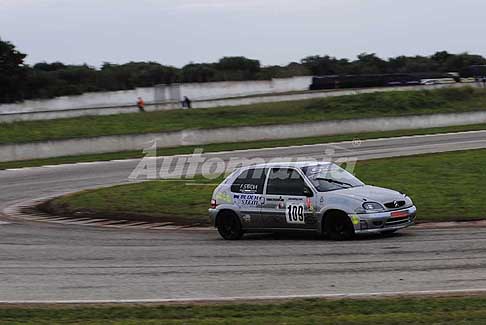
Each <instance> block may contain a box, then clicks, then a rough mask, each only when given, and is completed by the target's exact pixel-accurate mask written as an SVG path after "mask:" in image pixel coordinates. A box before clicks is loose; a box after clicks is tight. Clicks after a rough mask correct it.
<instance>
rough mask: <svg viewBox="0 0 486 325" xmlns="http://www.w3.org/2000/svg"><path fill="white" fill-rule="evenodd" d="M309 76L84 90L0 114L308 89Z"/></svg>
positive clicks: (11, 107)
mask: <svg viewBox="0 0 486 325" xmlns="http://www.w3.org/2000/svg"><path fill="white" fill-rule="evenodd" d="M311 82H312V77H311V76H304V77H294V78H286V79H272V80H262V81H226V82H207V83H187V84H172V85H157V86H155V87H148V88H137V89H133V90H123V91H110V92H94V93H85V94H82V95H79V96H64V97H57V98H53V99H42V100H26V101H24V102H21V103H15V104H3V105H0V114H4V115H5V114H25V113H35V112H53V111H67V110H74V109H90V108H110V107H120V106H129V105H135V104H134V103H135V102H136V101H137V97H142V98H143V99H144V100H145V101H146V102H147V103H149V104H150V103H161V102H179V101H181V100H182V98H183V97H184V96H187V97H189V98H190V99H191V100H213V99H218V98H228V97H242V96H251V95H260V94H269V93H285V92H291V91H303V90H307V89H309V85H310V84H311Z"/></svg>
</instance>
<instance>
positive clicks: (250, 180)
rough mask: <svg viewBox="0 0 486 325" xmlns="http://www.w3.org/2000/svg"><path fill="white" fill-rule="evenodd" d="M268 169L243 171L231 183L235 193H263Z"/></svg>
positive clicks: (232, 190)
mask: <svg viewBox="0 0 486 325" xmlns="http://www.w3.org/2000/svg"><path fill="white" fill-rule="evenodd" d="M266 176H267V170H266V169H264V168H255V169H247V170H245V171H243V172H242V173H241V174H240V175H239V176H238V177H237V178H236V179H235V181H234V182H233V184H232V185H231V192H233V193H248V194H263V185H264V184H265V178H266Z"/></svg>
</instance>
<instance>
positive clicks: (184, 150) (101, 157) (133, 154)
mask: <svg viewBox="0 0 486 325" xmlns="http://www.w3.org/2000/svg"><path fill="white" fill-rule="evenodd" d="M477 130H486V124H472V125H461V126H449V127H439V128H428V129H416V130H398V131H386V132H366V133H355V134H343V135H333V136H321V137H307V138H296V139H279V140H266V141H252V142H237V143H217V144H208V145H201V146H181V147H176V148H159V149H158V151H157V155H158V156H172V155H179V154H190V153H193V152H194V150H195V149H196V148H199V149H203V151H204V152H216V151H228V150H242V149H258V148H274V147H287V146H300V145H307V144H318V143H329V142H339V141H351V140H354V139H361V140H366V139H376V138H389V137H400V136H409V135H423V134H437V133H450V132H463V131H477ZM141 157H143V152H142V151H141V150H140V151H125V152H115V153H104V154H92V155H82V156H68V157H57V158H47V159H37V160H20V161H10V162H0V169H8V168H22V167H36V166H45V165H59V164H69V163H76V162H90V161H107V160H114V159H130V158H141Z"/></svg>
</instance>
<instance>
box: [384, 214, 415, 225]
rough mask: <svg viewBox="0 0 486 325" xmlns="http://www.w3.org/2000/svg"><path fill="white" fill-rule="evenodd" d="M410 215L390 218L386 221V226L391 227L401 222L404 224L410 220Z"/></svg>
mask: <svg viewBox="0 0 486 325" xmlns="http://www.w3.org/2000/svg"><path fill="white" fill-rule="evenodd" d="M409 220H410V219H409V217H408V216H405V217H399V218H391V219H388V220H387V221H386V222H385V227H387V226H388V227H391V226H399V225H401V224H404V223H408V222H409Z"/></svg>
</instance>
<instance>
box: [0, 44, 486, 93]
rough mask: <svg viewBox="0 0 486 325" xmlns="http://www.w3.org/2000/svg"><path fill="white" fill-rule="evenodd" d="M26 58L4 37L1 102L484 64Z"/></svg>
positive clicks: (413, 59)
mask: <svg viewBox="0 0 486 325" xmlns="http://www.w3.org/2000/svg"><path fill="white" fill-rule="evenodd" d="M26 57H27V55H26V54H24V53H21V52H19V51H18V50H16V48H15V46H14V45H13V44H12V43H10V42H7V41H3V40H2V39H1V38H0V102H2V103H9V102H16V101H21V100H24V99H36V98H52V97H57V96H66V95H78V94H82V93H85V92H93V91H112V90H127V89H133V88H136V87H150V86H153V85H156V84H161V83H165V84H170V83H185V82H210V81H239V80H267V79H271V78H286V77H292V76H303V75H336V74H381V73H415V72H460V71H461V70H463V69H465V68H467V67H468V66H471V65H485V64H486V59H485V58H484V57H482V56H480V55H473V54H468V53H461V54H452V53H448V52H446V51H441V52H437V53H435V54H433V55H431V56H398V57H395V58H389V59H387V60H384V59H382V58H380V57H378V56H377V55H376V54H374V53H363V54H360V55H358V57H357V59H355V60H349V59H337V58H335V57H332V56H328V55H324V56H320V55H316V56H309V57H306V58H304V59H302V60H301V61H300V62H292V63H290V64H288V65H286V66H261V64H260V61H258V60H252V59H248V58H245V57H224V58H222V59H220V60H219V61H218V62H214V63H190V64H187V65H186V66H184V67H182V68H176V67H173V66H167V65H162V64H159V63H157V62H129V63H126V64H112V63H108V62H106V63H104V64H103V65H102V67H101V68H95V67H91V66H89V65H87V64H83V65H67V64H63V63H61V62H53V63H47V62H41V63H37V64H34V65H32V66H30V65H27V64H25V62H24V60H25V58H26Z"/></svg>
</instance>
